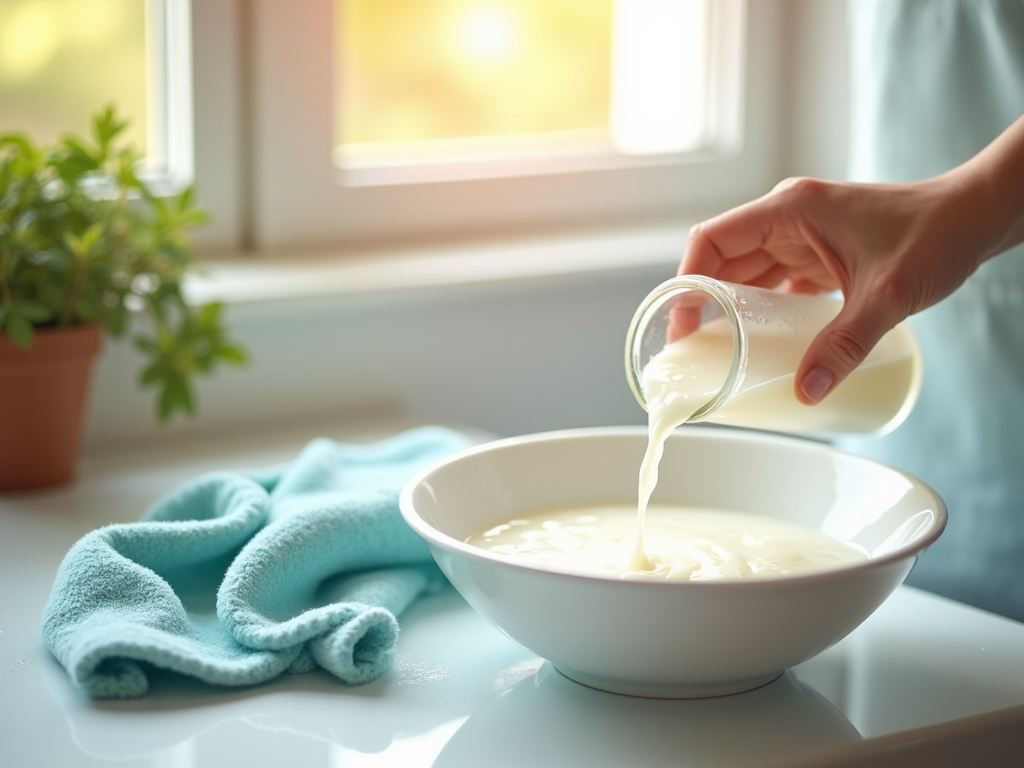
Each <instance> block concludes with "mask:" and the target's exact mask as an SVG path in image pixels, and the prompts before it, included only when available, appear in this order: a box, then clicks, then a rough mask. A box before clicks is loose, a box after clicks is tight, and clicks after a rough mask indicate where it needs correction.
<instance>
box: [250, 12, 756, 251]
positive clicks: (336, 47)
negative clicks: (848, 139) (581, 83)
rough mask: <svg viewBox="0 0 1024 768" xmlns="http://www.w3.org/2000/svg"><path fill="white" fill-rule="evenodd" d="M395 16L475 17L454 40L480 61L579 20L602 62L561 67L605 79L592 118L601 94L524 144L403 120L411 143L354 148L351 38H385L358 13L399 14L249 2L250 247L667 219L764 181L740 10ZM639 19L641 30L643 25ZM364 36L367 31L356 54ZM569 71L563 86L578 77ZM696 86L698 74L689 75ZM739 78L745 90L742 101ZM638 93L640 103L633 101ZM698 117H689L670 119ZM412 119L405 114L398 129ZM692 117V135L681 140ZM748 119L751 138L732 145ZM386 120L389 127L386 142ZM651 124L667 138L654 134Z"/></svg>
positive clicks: (752, 69)
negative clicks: (537, 19) (554, 25)
mask: <svg viewBox="0 0 1024 768" xmlns="http://www.w3.org/2000/svg"><path fill="white" fill-rule="evenodd" d="M406 2H409V3H413V4H414V5H415V6H417V8H418V10H417V11H416V13H417V14H418V13H424V12H425V11H424V9H423V8H422V7H420V6H426V8H427V9H429V10H430V11H432V12H436V13H438V14H439V15H444V13H445V12H450V13H455V12H456V11H458V10H459V9H463V10H466V9H468V8H469V6H470V5H473V6H476V7H477V11H476V12H477V13H478V14H479V15H478V16H476V17H472V16H470V18H469V20H464V22H463V23H464V24H466V25H467V26H468V27H469V31H464V32H463V34H466V35H469V36H472V35H474V34H475V35H477V36H478V37H479V39H480V41H481V44H482V41H484V40H485V39H486V40H489V42H488V43H487V44H488V45H490V46H491V47H492V48H495V47H500V46H502V45H504V46H506V47H507V46H509V45H511V43H510V40H509V36H511V35H513V34H518V33H522V31H523V29H524V28H525V26H526V25H527V24H528V22H529V18H528V16H527V14H529V13H530V12H533V11H536V13H537V14H541V11H542V10H543V11H544V12H545V13H551V14H554V10H551V9H550V6H556V5H564V6H565V7H568V8H570V9H571V8H572V6H574V5H575V6H579V5H580V4H582V3H584V2H585V3H586V5H588V6H593V7H592V8H590V10H588V11H587V13H588V14H589V15H588V16H586V17H585V19H586V20H585V22H584V21H583V20H580V21H579V23H580V24H581V25H585V26H586V27H587V29H588V34H591V35H593V37H594V39H595V40H597V41H599V42H600V44H602V45H604V46H606V49H605V51H606V52H605V53H604V54H600V53H595V52H594V49H591V48H587V47H586V46H583V48H585V50H583V49H580V50H577V51H575V52H574V54H573V55H574V57H576V59H578V60H579V61H587V62H590V64H588V65H586V66H588V67H589V66H592V67H593V68H595V69H597V70H599V71H603V73H604V75H603V77H604V78H606V79H607V82H606V84H605V88H604V97H603V98H604V102H603V103H601V98H602V97H601V96H600V95H599V96H598V97H596V98H594V99H591V100H590V101H589V102H587V104H583V105H581V106H580V107H579V111H578V112H577V113H576V115H577V117H573V118H567V117H564V116H563V118H561V122H556V123H553V124H545V123H544V122H543V120H541V121H539V122H538V124H537V125H539V126H540V128H535V127H527V128H526V129H520V127H519V126H516V127H515V128H509V127H507V125H505V126H502V125H499V126H498V127H497V128H486V127H485V128H484V129H482V130H481V129H479V128H474V129H473V130H472V131H468V130H460V129H459V128H458V127H456V128H451V127H448V128H444V129H438V128H436V127H430V126H428V125H427V122H428V121H426V120H425V119H423V116H422V115H420V116H418V117H412V116H410V117H408V118H407V119H406V123H407V124H408V125H412V123H413V121H414V120H418V121H419V122H418V125H420V128H418V129H416V130H408V131H406V132H404V133H403V132H401V131H399V132H397V133H394V134H388V133H386V132H384V133H382V134H379V138H378V140H368V138H367V136H368V134H367V133H366V132H367V131H369V130H370V129H369V128H368V127H367V126H368V125H369V123H370V122H371V120H370V118H369V117H367V116H366V115H363V116H362V117H360V115H359V114H353V113H352V110H353V105H355V106H356V108H358V100H359V98H360V96H361V95H365V94H366V93H367V92H368V90H369V89H370V88H371V85H372V84H367V83H366V82H360V81H359V80H358V78H357V75H356V74H355V73H354V72H353V71H352V68H353V67H356V66H365V60H364V59H365V57H367V56H370V54H369V53H367V51H366V50H365V49H363V50H361V49H360V48H359V46H360V45H362V44H363V43H361V42H360V40H363V41H364V42H367V43H368V44H369V43H372V38H373V37H374V35H377V36H381V35H380V33H379V31H376V30H379V29H380V28H382V27H384V26H385V23H384V22H383V21H381V20H380V19H379V18H378V19H374V18H373V17H372V15H369V16H368V15H367V14H368V13H369V11H368V7H369V5H370V4H372V6H373V7H374V8H376V9H377V12H378V13H379V14H380V15H381V16H385V15H386V14H388V13H398V10H397V8H398V7H399V6H401V5H403V2H402V0H297V1H296V2H292V3H279V2H274V0H253V2H252V3H250V4H249V5H248V6H247V7H248V8H249V9H250V10H251V14H252V15H251V16H250V17H249V23H250V27H249V32H250V38H249V39H250V45H251V49H250V52H251V59H252V61H251V64H252V66H251V72H252V77H253V79H252V90H251V111H250V113H249V114H250V119H249V120H248V123H249V124H250V125H251V130H252V135H251V139H252V141H251V145H250V154H249V158H248V162H249V164H250V166H251V169H252V174H253V175H252V183H251V187H250V189H251V192H252V197H251V199H250V205H249V207H248V210H249V216H250V219H249V221H250V223H251V226H250V228H249V232H250V237H251V241H250V243H251V245H252V247H254V248H255V249H257V250H262V251H279V250H281V249H292V248H321V247H324V248H334V247H337V246H339V245H352V246H358V245H361V244H364V243H377V242H381V241H383V240H409V239H415V240H421V239H423V238H444V237H450V236H462V235H470V236H473V235H493V234H502V233H508V232H515V233H521V232H524V231H526V230H527V229H530V230H538V229H543V228H550V227H566V226H593V225H596V224H611V223H619V222H627V221H635V220H638V219H641V218H645V217H657V216H668V215H673V214H675V215H679V214H680V212H681V211H683V210H686V209H690V210H693V209H695V208H697V209H699V208H703V209H704V210H707V209H713V208H715V207H717V206H719V205H721V204H722V203H723V201H725V202H738V201H739V200H741V199H742V198H744V197H747V196H751V195H753V194H758V193H760V192H762V191H763V190H764V188H765V185H766V184H767V181H766V179H769V178H771V177H772V176H773V172H774V165H775V161H774V159H773V156H772V152H771V151H770V150H769V149H768V146H770V142H771V140H772V138H773V137H772V134H771V130H770V125H771V124H772V121H771V120H770V119H769V118H768V115H767V112H766V111H758V110H770V109H771V108H772V107H771V106H770V105H766V104H765V103H764V102H763V101H760V100H758V99H756V98H752V94H753V95H756V93H757V91H755V90H754V88H758V87H761V88H762V89H763V85H764V81H765V79H766V78H770V77H772V76H773V75H772V71H771V69H770V68H768V67H765V66H763V61H764V59H762V58H761V57H765V58H770V57H771V55H772V46H773V45H774V44H775V43H774V39H775V38H774V36H773V34H771V33H772V30H773V28H774V27H773V25H771V24H769V25H768V26H767V27H766V28H762V29H759V30H758V35H756V36H752V37H751V39H750V40H749V43H748V41H747V40H746V35H745V31H746V21H747V20H746V15H747V4H746V3H745V2H744V1H743V0H716V2H710V0H707V1H705V0H699V1H696V0H617V1H616V2H608V3H605V2H601V0H576V2H573V1H572V0H551V1H550V2H548V1H545V0H517V1H516V2H514V3H504V2H498V1H497V0H473V2H472V3H470V2H469V0H464V1H463V2H459V0H432V2H430V3H422V2H420V0H406ZM541 6H543V8H541ZM513 7H514V8H513ZM756 7H757V4H752V5H751V6H750V13H751V14H752V17H756V15H757V14H758V13H762V14H764V12H759V11H756V10H755V8H756ZM485 9H486V13H485V12H484V10H485ZM510 9H511V10H510ZM513 10H514V12H515V13H519V14H520V16H521V17H522V18H520V20H519V21H518V22H515V23H518V24H520V28H519V30H520V31H519V32H516V31H515V27H514V23H513V22H510V21H509V20H508V18H507V17H506V19H505V20H504V21H503V20H502V17H501V14H502V13H505V14H508V13H512V12H513ZM574 10H575V11H576V12H579V13H581V14H582V13H583V11H582V10H581V9H580V8H579V7H577V8H575V9H574ZM645 14H650V15H654V17H655V18H657V20H656V21H654V22H648V23H646V25H645V22H644V19H645ZM657 14H662V16H661V17H658V16H657ZM665 15H668V16H669V18H668V19H666V18H665ZM767 15H768V16H769V17H770V16H771V15H772V14H771V12H768V14H767ZM583 18H584V17H583V16H581V17H580V19H583ZM360 25H362V26H360ZM375 25H376V26H375ZM474 25H475V26H474ZM502 25H505V26H502ZM435 26H436V27H438V28H441V27H443V25H440V24H436V25H435ZM362 29H367V30H369V31H368V32H366V33H365V34H366V38H363V37H362V34H363V33H362V32H361V30H362ZM415 29H416V31H417V32H418V33H420V34H422V35H426V34H427V32H429V31H430V24H428V23H427V22H426V21H423V20H422V19H419V20H418V21H417V22H416V26H415ZM386 30H390V31H391V33H392V34H393V35H394V36H395V38H396V39H388V38H387V35H386V34H385V35H383V37H384V39H385V43H384V44H386V45H398V44H399V40H397V38H398V37H400V36H401V34H402V33H401V30H400V28H397V27H395V26H388V27H386ZM463 30H466V27H463ZM474 30H475V31H474ZM655 31H656V32H657V33H658V34H653V33H654V32H655ZM688 34H691V35H692V36H691V37H690V38H689V39H688V38H687V35H688ZM503 36H504V37H503ZM637 40H639V41H641V42H640V43H639V44H637V43H636V42H635V41H637ZM346 41H347V43H346ZM466 44H469V45H472V44H473V43H472V42H469V41H467V43H466ZM346 45H348V46H350V47H349V48H348V49H346V48H345V46H346ZM449 45H450V43H449ZM556 45H557V44H556ZM581 45H582V44H581ZM608 45H610V46H611V49H612V54H613V55H608V53H607V46H608ZM597 47H598V45H596V44H595V46H594V48H595V49H596V48H597ZM414 53H415V52H409V56H410V57H413V56H414ZM645 54H649V55H645ZM419 55H420V56H421V57H426V56H427V55H428V54H423V53H421V54H419ZM602 55H603V56H604V60H603V61H604V63H602V58H601V56H602ZM748 55H749V56H750V57H751V58H750V59H749V60H748V58H747V56H748ZM694 57H696V58H694ZM421 61H422V59H421ZM694 61H696V62H697V64H693V62H694ZM339 62H340V64H339ZM577 63H578V62H574V64H573V66H575V64H577ZM409 66H414V65H409ZM573 66H569V65H567V71H569V72H573V71H578V70H574V69H573ZM421 68H422V65H421ZM479 69H481V70H482V69H484V67H483V66H482V65H481V67H479ZM694 71H697V72H702V73H703V74H702V75H701V76H700V77H699V78H694V77H691V76H690V75H692V74H693V72H694ZM418 74H422V75H424V76H426V74H430V75H431V76H433V75H434V74H436V73H433V72H431V73H423V72H421V73H418ZM477 74H478V73H477ZM475 76H476V74H474V77H475ZM557 76H558V73H551V74H550V76H549V79H552V80H554V79H555V78H556V77H557ZM748 77H751V78H752V80H753V82H752V83H751V85H752V86H753V87H752V88H745V87H744V82H745V80H746V79H747V78H748ZM637 83H641V84H645V85H646V86H649V87H646V88H639V89H637V88H635V87H634V86H635V85H636V84H637ZM372 87H373V88H378V90H377V91H376V92H375V95H374V98H383V97H381V96H380V94H381V93H382V92H383V91H382V90H380V88H382V87H383V86H380V85H379V83H378V84H376V85H372ZM538 87H539V86H538ZM358 88H362V89H363V91H362V92H360V91H359V90H357V89H358ZM395 88H396V89H398V86H395ZM588 88H589V87H588ZM481 90H483V91H487V90H488V88H485V87H482V88H481ZM490 90H492V91H493V90H496V87H494V86H492V87H491V88H490ZM419 95H422V94H419ZM490 95H494V94H493V93H492V94H490ZM527 96H532V97H534V98H537V94H536V93H533V94H530V93H527ZM595 103H596V104H597V106H596V107H595V106H594V104H595ZM696 104H701V105H702V108H701V109H697V110H695V111H694V110H689V109H680V106H681V105H682V106H685V107H692V106H695V105H696ZM335 105H338V107H337V109H336V106H335ZM413 106H415V104H413V105H411V106H410V104H409V103H406V105H405V108H406V109H408V110H409V114H410V115H411V113H412V112H413V111H414V110H413ZM389 108H397V107H395V105H394V104H391V105H389ZM657 110H660V111H657ZM339 112H340V113H341V114H340V116H339ZM346 112H347V114H346ZM693 114H697V115H699V120H697V121H696V122H692V121H691V123H690V124H689V125H687V124H686V120H687V119H689V118H690V117H692V115H693ZM595 115H598V117H599V119H597V120H595V119H594V116H595ZM631 115H632V116H634V119H632V120H631V119H630V116H631ZM751 120H754V121H757V124H760V125H762V126H764V129H763V130H761V131H759V132H753V133H752V132H750V131H744V130H743V126H744V123H747V124H749V123H750V121H751ZM402 122H403V121H402V120H393V121H391V127H394V126H395V125H400V124H401V123H402ZM666 126H667V127H670V128H671V130H668V131H662V130H661V129H662V128H665V127H666ZM652 128H654V129H655V130H651V129H652ZM460 133H470V134H471V135H469V136H465V135H458V134H460ZM339 134H340V137H341V141H340V144H339ZM339 146H340V149H339Z"/></svg>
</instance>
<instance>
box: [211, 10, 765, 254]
mask: <svg viewBox="0 0 1024 768" xmlns="http://www.w3.org/2000/svg"><path fill="white" fill-rule="evenodd" d="M719 1H720V2H721V1H722V0H719ZM724 1H725V2H729V3H733V4H735V5H736V6H737V7H739V8H740V9H741V11H742V14H741V15H742V18H743V19H744V20H745V26H746V27H749V28H751V29H756V31H757V34H752V35H747V34H745V30H744V34H742V35H741V36H740V38H739V39H737V40H736V44H738V45H740V46H742V51H730V52H729V56H731V57H732V58H731V60H732V61H741V62H742V66H741V68H740V69H738V70H735V71H731V72H729V71H725V72H718V73H717V74H716V75H715V77H717V78H719V82H722V78H725V79H729V78H732V81H733V82H735V83H737V84H738V87H740V88H741V90H742V99H740V100H739V101H738V102H734V104H733V106H732V107H731V108H730V107H726V108H723V106H722V105H721V104H719V105H718V107H717V108H716V109H717V111H716V114H717V115H718V118H716V119H717V120H719V121H720V122H719V124H718V126H717V133H716V135H717V136H719V137H722V138H721V140H720V142H719V143H718V144H717V145H715V146H712V147H710V148H709V150H708V151H705V152H702V153H700V154H697V155H690V156H686V157H679V156H671V155H665V156H655V157H635V158H628V159H627V161H625V162H623V161H622V158H618V160H617V161H616V162H615V163H605V164H604V166H605V167H597V168H593V167H592V168H590V169H588V170H576V169H571V168H570V169H565V168H562V169H558V170H557V172H555V173H541V172H540V168H539V167H537V166H535V167H533V168H530V169H527V170H526V171H525V172H519V173H511V174H505V175H499V176H496V177H493V178H465V179H461V180H457V181H444V182H433V183H414V184H384V185H381V184H369V185H364V186H359V185H353V186H344V185H341V184H339V183H338V169H337V167H336V166H335V164H334V163H333V162H332V153H333V150H334V130H333V125H332V121H333V98H334V83H333V80H332V78H333V68H334V52H333V50H332V45H333V31H334V22H333V12H334V11H333V2H332V0H292V2H290V3H280V2H277V1H276V0H248V2H245V1H244V0H204V2H203V3H196V4H195V5H194V7H193V30H194V35H195V39H194V55H195V71H196V78H195V86H194V88H195V95H196V107H195V125H196V139H195V140H196V179H197V186H198V188H199V194H200V202H201V204H203V205H204V206H206V207H207V208H209V209H211V211H212V212H213V214H214V222H215V227H216V231H214V232H207V233H204V234H203V235H201V236H200V237H199V238H197V244H198V245H199V246H200V247H201V248H204V249H207V250H210V249H212V250H217V251H222V250H229V249H232V248H234V249H236V250H245V251H248V252H252V253H256V254H281V253H284V252H295V251H303V250H320V251H322V250H324V249H337V250H345V249H362V248H364V247H367V246H378V245H382V246H387V245H394V244H405V243H409V242H419V241H434V242H436V241H439V240H440V241H443V240H449V239H453V238H467V237H470V238H477V237H488V238H490V237H501V236H504V235H507V234H509V233H514V234H517V235H523V234H527V233H542V232H544V231H547V230H552V229H558V230H565V229H575V228H588V227H594V226H609V225H611V226H615V225H619V224H621V225H624V226H630V225H635V224H637V223H638V222H642V221H644V220H658V219H664V218H672V217H684V216H688V217H691V218H692V217H694V216H701V215H703V214H705V213H707V212H712V211H715V210H718V209H721V208H723V207H726V206H728V205H732V204H736V203H738V202H741V201H742V200H744V199H749V198H750V197H753V196H757V195H759V194H762V193H763V192H764V191H766V189H767V188H769V187H770V185H771V183H773V179H775V178H776V177H777V173H776V171H777V167H778V158H777V155H778V153H777V152H776V151H775V149H776V147H777V145H778V143H777V129H776V128H775V126H776V124H777V119H778V112H779V106H778V105H777V104H775V103H773V102H772V101H771V100H770V99H769V98H767V97H766V94H769V93H771V92H773V91H774V90H775V85H776V81H777V78H778V71H777V70H778V60H779V58H780V53H781V51H780V48H781V42H780V38H781V31H780V29H779V27H780V22H779V15H780V14H779V13H778V9H777V8H775V7H774V6H775V5H776V3H775V2H762V3H748V2H747V0H724ZM717 4H718V3H717V2H716V5H717ZM765 6H771V7H765ZM214 46H216V49H214ZM727 59H728V57H727ZM211 67H214V68H215V69H216V72H217V73H219V74H215V75H214V76H213V77H210V76H209V71H210V68H211ZM232 82H233V86H232ZM713 90H714V92H716V93H718V92H720V91H721V89H720V88H715V89H713ZM730 109H732V112H730ZM227 112H233V116H230V117H227V118H226V119H225V113H227ZM730 121H731V124H732V125H733V126H737V127H738V129H737V130H733V131H732V132H730V131H729V130H722V128H723V126H725V127H727V126H728V125H729V124H730ZM232 131H233V132H234V136H233V137H232ZM227 180H230V181H231V184H233V185H234V189H233V190H232V189H229V188H228V187H229V186H230V185H229V184H228V183H227Z"/></svg>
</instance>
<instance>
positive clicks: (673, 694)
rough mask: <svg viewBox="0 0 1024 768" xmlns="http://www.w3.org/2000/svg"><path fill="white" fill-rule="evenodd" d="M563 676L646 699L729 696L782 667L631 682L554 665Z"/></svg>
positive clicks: (775, 674)
mask: <svg viewBox="0 0 1024 768" xmlns="http://www.w3.org/2000/svg"><path fill="white" fill-rule="evenodd" d="M552 666H554V667H555V669H557V670H558V671H559V672H560V673H561V674H562V675H563V676H565V677H567V678H569V679H570V680H573V681H574V682H577V683H581V684H583V685H586V686H588V687H590V688H596V689H598V690H599V691H607V692H609V693H619V694H623V695H625V696H639V697H643V698H648V699H708V698H712V697H715V696H729V695H730V694H733V693H742V692H743V691H751V690H753V689H754V688H760V687H761V686H762V685H768V683H770V682H772V681H773V680H777V679H778V678H779V677H780V676H781V675H782V673H783V672H784V671H785V670H781V671H779V672H771V673H769V674H767V675H758V676H757V677H748V678H744V679H743V680H729V681H727V682H723V683H650V684H646V683H631V682H628V681H623V680H612V679H608V678H605V677H598V676H596V675H590V674H587V673H586V672H579V671H577V670H575V669H569V668H567V667H559V666H555V665H552Z"/></svg>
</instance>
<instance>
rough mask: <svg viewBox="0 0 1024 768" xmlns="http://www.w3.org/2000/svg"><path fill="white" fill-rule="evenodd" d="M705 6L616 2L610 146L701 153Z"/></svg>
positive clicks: (694, 1) (683, 1)
mask: <svg viewBox="0 0 1024 768" xmlns="http://www.w3.org/2000/svg"><path fill="white" fill-rule="evenodd" d="M708 36H709V35H708V18H707V13H706V4H705V3H704V1H703V0H675V1H674V2H665V0H618V1H617V2H616V3H615V56H614V62H615V64H614V71H613V76H612V120H611V122H612V141H613V142H614V144H615V146H616V148H617V149H618V150H619V151H620V152H623V153H626V154H666V153H672V152H685V151H687V150H691V149H696V148H697V147H699V146H700V144H701V142H702V141H703V139H704V133H705V130H704V126H705V124H706V106H705V105H706V100H705V88H706V83H707V42H708Z"/></svg>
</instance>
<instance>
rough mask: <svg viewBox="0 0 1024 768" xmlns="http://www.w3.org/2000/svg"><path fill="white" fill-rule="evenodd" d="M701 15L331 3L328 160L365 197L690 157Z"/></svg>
mask: <svg viewBox="0 0 1024 768" xmlns="http://www.w3.org/2000/svg"><path fill="white" fill-rule="evenodd" d="M708 4H709V0H431V1H430V2H423V0H336V19H337V24H338V28H337V32H336V40H338V41H339V45H338V46H337V51H338V58H337V66H338V73H339V76H338V77H337V79H336V83H337V88H338V91H337V96H336V122H335V141H336V149H335V160H336V162H337V163H338V165H339V166H341V167H342V168H343V169H347V170H348V171H349V172H350V173H349V175H348V176H346V177H345V179H346V183H360V182H359V181H356V176H355V175H352V174H353V173H358V172H359V171H360V169H364V170H369V172H370V174H371V175H370V176H367V177H363V178H367V179H374V178H380V179H383V178H384V177H383V176H380V177H375V176H373V175H372V174H373V173H375V172H374V171H373V170H372V169H374V168H376V169H378V172H379V171H380V170H382V169H390V170H389V171H387V172H388V173H390V174H392V176H391V178H394V179H396V180H399V181H401V180H403V179H404V180H416V179H417V178H424V177H420V176H417V175H416V172H415V171H412V170H411V169H413V168H414V167H417V166H418V167H420V168H434V169H437V170H435V171H428V172H427V176H429V175H430V174H431V173H435V174H436V178H461V177H465V178H472V177H474V176H487V175H492V174H493V175H504V174H506V173H513V174H514V173H515V172H516V170H515V169H516V168H518V169H519V172H526V173H530V172H541V173H543V172H550V171H553V170H555V169H557V168H561V169H562V170H571V169H580V168H587V167H599V166H602V165H608V164H609V163H612V164H615V163H618V162H626V160H625V159H624V158H625V157H626V156H639V155H648V156H654V155H666V154H681V153H685V152H690V151H694V150H700V149H702V148H704V145H705V143H706V142H707V140H708V125H709V117H708V99H707V97H708V82H709V67H708V57H709V56H710V54H711V50H710V42H709V41H710V39H711V37H712V35H711V26H712V25H711V20H710V18H709V9H708ZM615 158H620V160H615ZM451 162H457V163H461V164H462V165H460V166H456V165H451V166H445V163H451ZM510 163H513V164H517V165H512V164H510ZM446 167H447V170H444V169H445V168H446ZM403 169H404V170H403ZM481 169H483V170H481ZM462 174H465V175H464V176H462ZM363 183H375V182H374V181H372V180H371V181H366V182H363ZM379 183H384V182H383V181H380V182H379Z"/></svg>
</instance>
